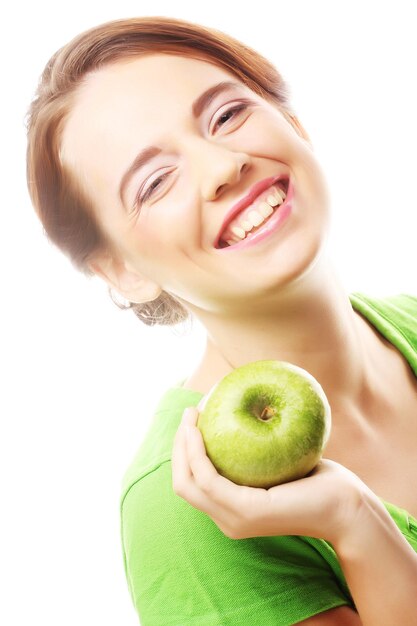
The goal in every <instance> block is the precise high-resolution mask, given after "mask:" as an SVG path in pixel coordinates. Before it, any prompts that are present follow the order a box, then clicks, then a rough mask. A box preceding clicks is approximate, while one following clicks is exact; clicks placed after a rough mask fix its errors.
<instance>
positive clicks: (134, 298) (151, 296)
mask: <svg viewBox="0 0 417 626" xmlns="http://www.w3.org/2000/svg"><path fill="white" fill-rule="evenodd" d="M88 266H89V267H90V269H91V271H92V272H94V274H96V275H97V276H99V277H100V278H101V279H102V280H103V281H104V282H105V283H107V285H108V286H109V287H112V288H113V289H115V290H116V291H117V292H118V293H119V294H120V295H121V296H123V297H124V298H126V299H127V300H128V301H129V302H135V303H137V304H139V303H141V302H150V301H151V300H155V299H156V298H157V297H158V296H159V295H160V294H161V293H162V289H161V287H160V286H159V285H158V284H157V283H155V282H154V281H152V280H150V279H149V278H147V277H146V276H143V275H142V274H140V273H139V272H138V271H137V270H135V269H133V268H129V267H128V265H127V264H126V262H124V261H121V260H119V259H115V258H113V257H112V256H110V255H109V254H107V253H103V254H102V255H97V256H95V257H94V259H93V260H90V261H89V263H88Z"/></svg>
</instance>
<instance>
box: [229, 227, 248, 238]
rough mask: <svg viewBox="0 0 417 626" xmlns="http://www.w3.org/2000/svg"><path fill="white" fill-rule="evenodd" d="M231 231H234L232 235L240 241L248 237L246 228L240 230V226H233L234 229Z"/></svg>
mask: <svg viewBox="0 0 417 626" xmlns="http://www.w3.org/2000/svg"><path fill="white" fill-rule="evenodd" d="M230 230H231V231H232V233H233V234H234V235H236V236H237V237H239V239H243V238H244V236H245V235H246V233H245V229H244V228H239V226H232V228H231V229H230Z"/></svg>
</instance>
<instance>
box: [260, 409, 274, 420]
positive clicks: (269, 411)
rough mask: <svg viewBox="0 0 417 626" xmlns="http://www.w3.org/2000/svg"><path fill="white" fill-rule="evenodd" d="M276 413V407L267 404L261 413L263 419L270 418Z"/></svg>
mask: <svg viewBox="0 0 417 626" xmlns="http://www.w3.org/2000/svg"><path fill="white" fill-rule="evenodd" d="M274 415H275V409H273V408H272V407H270V406H266V407H265V408H264V409H263V410H262V413H261V420H264V421H267V420H270V419H271V418H272V417H274Z"/></svg>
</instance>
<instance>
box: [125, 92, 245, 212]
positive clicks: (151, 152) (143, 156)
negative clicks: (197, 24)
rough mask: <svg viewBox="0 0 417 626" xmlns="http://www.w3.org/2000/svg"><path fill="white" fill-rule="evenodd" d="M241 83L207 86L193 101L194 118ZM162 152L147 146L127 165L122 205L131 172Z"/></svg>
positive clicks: (137, 169) (157, 148)
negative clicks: (225, 92)
mask: <svg viewBox="0 0 417 626" xmlns="http://www.w3.org/2000/svg"><path fill="white" fill-rule="evenodd" d="M241 87H243V85H242V84H241V83H236V82H234V81H231V80H223V81H222V82H220V83H217V84H216V85H213V86H212V87H209V88H208V89H206V90H205V91H203V93H202V94H200V95H199V96H198V98H197V99H196V100H195V101H194V102H193V104H192V107H191V112H192V115H193V117H194V119H198V118H200V117H201V115H202V113H203V112H204V111H205V110H206V109H207V108H208V107H209V106H210V104H211V103H212V102H213V100H214V99H215V98H217V96H219V95H220V94H221V93H223V92H224V91H229V90H230V89H236V88H241ZM161 152H162V148H159V147H158V146H147V147H146V148H144V149H143V150H141V151H140V152H139V154H137V155H136V157H135V158H134V160H133V161H132V163H131V164H130V165H129V167H128V169H127V170H126V172H125V173H124V174H123V176H122V180H121V181H120V186H119V197H120V200H121V202H122V204H123V205H124V202H123V197H124V193H125V191H126V187H127V185H128V184H129V182H130V179H131V178H132V176H133V174H136V173H137V172H138V171H139V170H140V169H141V168H143V167H144V166H145V165H146V164H147V163H149V161H151V160H152V159H153V158H155V157H156V156H158V154H160V153H161Z"/></svg>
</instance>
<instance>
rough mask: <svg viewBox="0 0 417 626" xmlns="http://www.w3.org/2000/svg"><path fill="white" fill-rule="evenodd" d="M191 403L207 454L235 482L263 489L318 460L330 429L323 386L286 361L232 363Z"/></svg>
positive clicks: (304, 471) (303, 471)
mask: <svg viewBox="0 0 417 626" xmlns="http://www.w3.org/2000/svg"><path fill="white" fill-rule="evenodd" d="M197 408H198V410H199V416H198V421H197V427H198V428H199V429H200V431H201V434H202V436H203V440H204V445H205V448H206V452H207V456H208V457H209V459H210V460H211V462H212V463H213V465H214V466H215V467H216V469H217V471H218V472H219V474H221V475H222V476H225V477H226V478H228V479H229V480H231V481H233V482H234V483H237V484H238V485H247V486H250V487H263V488H265V489H268V488H269V487H272V486H274V485H279V484H280V483H284V482H288V481H291V480H296V479H298V478H302V477H303V476H305V475H306V474H308V473H309V472H310V471H311V470H312V469H313V468H314V467H315V466H316V465H317V463H318V462H319V460H320V458H321V455H322V452H323V449H324V447H325V445H326V442H327V440H328V438H329V435H330V428H331V411H330V405H329V402H328V400H327V398H326V395H325V393H324V391H323V388H322V387H321V385H320V384H319V383H318V381H317V380H316V379H315V378H314V377H313V376H312V375H311V374H310V373H309V372H307V371H306V370H304V369H302V368H301V367H298V366H297V365H293V364H292V363H287V362H286V361H272V360H269V361H253V362H251V363H246V364H245V365H243V366H241V367H238V368H236V369H234V370H233V371H232V372H231V373H230V374H227V376H225V377H224V378H222V379H221V380H220V381H219V382H217V383H216V384H215V385H214V386H213V387H212V388H211V389H210V391H209V392H208V394H206V395H205V396H204V397H203V398H202V400H201V401H200V403H199V405H198V407H197Z"/></svg>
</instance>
